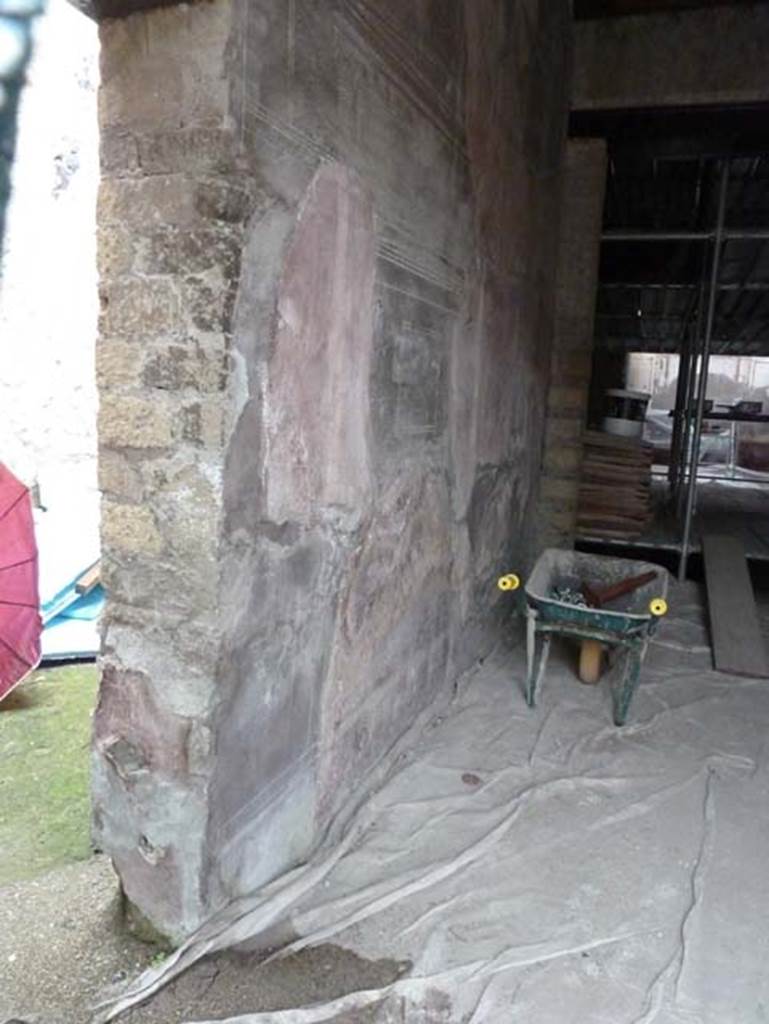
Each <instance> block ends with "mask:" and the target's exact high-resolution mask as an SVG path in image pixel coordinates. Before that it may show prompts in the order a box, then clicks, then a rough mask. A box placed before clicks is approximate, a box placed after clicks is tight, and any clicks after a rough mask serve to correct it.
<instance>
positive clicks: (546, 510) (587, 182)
mask: <svg viewBox="0 0 769 1024" xmlns="http://www.w3.org/2000/svg"><path fill="white" fill-rule="evenodd" d="M605 185H606V143H605V142H604V140H603V139H570V140H569V142H568V144H567V147H566V161H565V167H564V175H563V184H562V189H561V236H560V241H559V245H558V294H557V300H556V318H555V338H554V342H553V353H552V361H551V370H550V388H549V391H548V395H547V425H546V431H545V449H544V460H543V467H542V469H543V473H542V484H541V487H542V495H541V506H540V508H541V515H540V522H541V530H540V538H539V542H540V545H541V546H542V547H571V545H572V544H573V542H574V529H575V523H576V515H577V495H578V491H579V475H580V468H581V464H582V434H583V432H584V429H585V426H586V421H587V407H588V394H589V391H590V379H591V371H592V358H593V322H594V317H595V300H596V289H597V286H598V261H599V256H600V250H601V229H602V225H603V199H604V189H605Z"/></svg>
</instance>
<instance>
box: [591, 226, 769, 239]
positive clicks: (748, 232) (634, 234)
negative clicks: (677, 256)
mask: <svg viewBox="0 0 769 1024" xmlns="http://www.w3.org/2000/svg"><path fill="white" fill-rule="evenodd" d="M715 237H716V235H715V232H713V231H628V230H627V229H625V228H618V229H617V228H611V229H609V230H608V231H604V233H603V234H602V235H601V239H602V240H603V241H604V242H708V241H710V240H711V239H713V238H715ZM719 238H720V239H721V241H722V242H724V241H765V240H767V239H769V228H725V229H724V230H723V231H722V232H721V234H720V235H719Z"/></svg>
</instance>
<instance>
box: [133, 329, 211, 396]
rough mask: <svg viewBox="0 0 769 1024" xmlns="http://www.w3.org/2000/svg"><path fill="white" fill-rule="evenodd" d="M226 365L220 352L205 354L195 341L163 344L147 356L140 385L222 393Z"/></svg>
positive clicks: (167, 389)
mask: <svg viewBox="0 0 769 1024" xmlns="http://www.w3.org/2000/svg"><path fill="white" fill-rule="evenodd" d="M222 348H223V346H222ZM227 365H228V360H227V357H226V356H225V355H224V353H223V351H218V352H209V351H206V350H205V349H204V348H203V347H202V346H201V345H200V344H198V343H197V342H193V341H189V342H187V344H186V345H181V344H179V345H167V346H163V347H162V348H158V349H157V350H156V351H154V352H153V353H152V354H151V355H148V356H147V358H146V360H145V362H144V366H143V370H142V383H143V384H144V385H145V387H148V388H153V389H159V390H163V391H182V390H185V389H190V390H193V391H199V392H201V393H208V392H217V391H223V390H224V389H225V387H226V385H227Z"/></svg>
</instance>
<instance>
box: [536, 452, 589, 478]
mask: <svg viewBox="0 0 769 1024" xmlns="http://www.w3.org/2000/svg"><path fill="white" fill-rule="evenodd" d="M581 464H582V448H581V447H573V448H571V447H566V446H560V445H559V446H556V445H554V446H553V447H551V448H549V449H548V450H547V451H546V453H545V461H544V466H543V469H544V471H545V473H547V475H548V476H553V477H576V476H579V470H580V466H581Z"/></svg>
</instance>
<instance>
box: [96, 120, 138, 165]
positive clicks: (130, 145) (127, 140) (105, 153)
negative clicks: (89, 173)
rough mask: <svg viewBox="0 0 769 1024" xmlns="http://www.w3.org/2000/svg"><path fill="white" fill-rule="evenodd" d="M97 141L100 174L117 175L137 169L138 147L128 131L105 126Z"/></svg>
mask: <svg viewBox="0 0 769 1024" xmlns="http://www.w3.org/2000/svg"><path fill="white" fill-rule="evenodd" d="M99 142H100V149H99V156H100V164H101V171H102V174H104V175H108V176H109V175H114V176H116V177H119V176H120V175H123V174H133V173H135V172H136V171H137V170H139V167H140V164H139V147H138V144H137V140H136V138H135V137H134V136H133V135H132V134H131V133H130V132H125V131H120V130H117V131H116V130H114V129H110V128H105V129H104V130H103V131H102V133H101V137H100V140H99Z"/></svg>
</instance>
